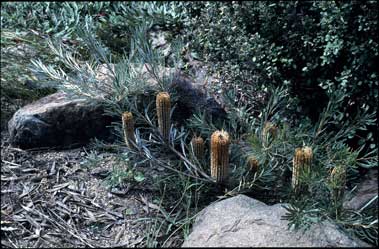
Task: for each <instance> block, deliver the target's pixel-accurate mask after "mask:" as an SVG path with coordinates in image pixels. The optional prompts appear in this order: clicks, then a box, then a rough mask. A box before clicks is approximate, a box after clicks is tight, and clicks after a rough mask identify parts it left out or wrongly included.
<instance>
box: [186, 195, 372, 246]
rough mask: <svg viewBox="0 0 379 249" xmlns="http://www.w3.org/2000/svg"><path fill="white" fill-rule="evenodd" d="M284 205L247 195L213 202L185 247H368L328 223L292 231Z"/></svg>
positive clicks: (202, 215)
mask: <svg viewBox="0 0 379 249" xmlns="http://www.w3.org/2000/svg"><path fill="white" fill-rule="evenodd" d="M282 205H283V204H276V205H273V206H268V205H266V204H264V203H263V202H260V201H258V200H255V199H252V198H249V197H247V196H245V195H238V196H235V197H232V198H229V199H226V200H222V201H219V202H216V203H213V204H211V205H210V206H208V207H207V208H205V209H204V210H202V211H201V212H200V214H199V215H198V217H197V219H196V221H195V224H194V226H193V230H192V232H191V233H190V235H189V236H188V238H187V239H186V240H185V242H184V243H183V245H182V247H359V246H368V245H367V244H366V243H364V242H362V241H360V240H358V239H353V238H351V237H349V236H348V235H347V234H345V233H343V232H342V231H340V230H339V229H338V228H337V227H336V225H334V224H332V223H330V222H325V221H324V222H322V223H319V224H313V225H311V227H310V228H309V229H308V230H307V231H306V232H304V233H303V232H302V231H290V230H288V229H287V227H288V221H287V220H284V219H283V218H282V217H283V215H285V214H286V212H287V211H286V209H285V208H284V207H282Z"/></svg>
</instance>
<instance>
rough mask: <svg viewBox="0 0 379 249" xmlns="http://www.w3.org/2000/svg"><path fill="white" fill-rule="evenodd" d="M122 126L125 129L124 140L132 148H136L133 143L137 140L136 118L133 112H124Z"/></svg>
mask: <svg viewBox="0 0 379 249" xmlns="http://www.w3.org/2000/svg"><path fill="white" fill-rule="evenodd" d="M122 127H123V130H124V140H125V143H126V145H127V146H128V147H129V148H130V149H132V148H134V145H133V143H135V142H136V138H135V136H134V120H133V114H132V113H131V112H124V113H123V114H122Z"/></svg>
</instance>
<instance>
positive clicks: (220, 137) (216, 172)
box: [211, 130, 230, 183]
mask: <svg viewBox="0 0 379 249" xmlns="http://www.w3.org/2000/svg"><path fill="white" fill-rule="evenodd" d="M229 144H230V138H229V134H228V133H227V132H226V131H223V130H222V131H215V132H213V134H212V136H211V175H212V177H213V178H215V179H216V182H217V183H225V182H226V181H227V179H228V174H229V172H228V171H229Z"/></svg>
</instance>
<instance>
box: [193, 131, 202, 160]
mask: <svg viewBox="0 0 379 249" xmlns="http://www.w3.org/2000/svg"><path fill="white" fill-rule="evenodd" d="M191 144H192V148H193V153H194V155H195V157H196V158H197V159H198V160H199V161H200V160H203V158H204V140H203V139H202V138H201V137H193V138H192V140H191Z"/></svg>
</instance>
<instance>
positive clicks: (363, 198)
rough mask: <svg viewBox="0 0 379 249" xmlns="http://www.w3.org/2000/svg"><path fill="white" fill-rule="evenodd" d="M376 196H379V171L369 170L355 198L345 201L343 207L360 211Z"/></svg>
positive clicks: (359, 185) (358, 187)
mask: <svg viewBox="0 0 379 249" xmlns="http://www.w3.org/2000/svg"><path fill="white" fill-rule="evenodd" d="M375 196H378V169H376V168H373V169H369V170H368V172H367V174H366V175H365V176H364V178H363V179H362V182H361V183H359V184H358V186H357V189H356V191H354V193H353V196H352V197H351V198H349V199H347V200H345V202H344V204H343V206H344V208H346V209H353V210H359V209H361V208H362V207H364V205H366V204H367V203H368V202H369V201H370V200H372V199H373V198H375Z"/></svg>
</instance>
